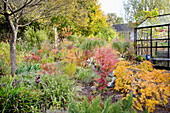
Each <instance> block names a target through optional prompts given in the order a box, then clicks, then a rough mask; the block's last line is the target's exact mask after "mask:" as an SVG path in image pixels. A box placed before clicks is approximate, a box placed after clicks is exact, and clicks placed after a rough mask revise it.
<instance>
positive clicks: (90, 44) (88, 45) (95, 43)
mask: <svg viewBox="0 0 170 113" xmlns="http://www.w3.org/2000/svg"><path fill="white" fill-rule="evenodd" d="M104 44H105V41H104V40H99V39H88V40H86V41H84V42H83V43H82V45H81V46H80V48H81V49H82V50H93V49H95V48H96V47H101V46H103V45H104Z"/></svg>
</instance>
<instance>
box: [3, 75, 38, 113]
mask: <svg viewBox="0 0 170 113" xmlns="http://www.w3.org/2000/svg"><path fill="white" fill-rule="evenodd" d="M38 101H39V98H38V94H37V91H35V90H34V89H32V88H29V87H26V86H24V84H23V81H22V80H21V79H20V80H17V79H14V78H12V77H5V78H2V79H1V82H0V112H32V111H34V110H33V109H32V108H35V106H37V102H38Z"/></svg>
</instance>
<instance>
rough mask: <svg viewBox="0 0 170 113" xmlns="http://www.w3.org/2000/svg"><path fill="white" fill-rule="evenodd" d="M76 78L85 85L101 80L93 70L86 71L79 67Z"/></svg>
mask: <svg viewBox="0 0 170 113" xmlns="http://www.w3.org/2000/svg"><path fill="white" fill-rule="evenodd" d="M75 77H76V78H77V79H78V80H80V81H81V82H83V83H84V84H90V83H92V82H93V81H94V79H95V78H99V77H100V76H99V75H98V74H96V73H95V72H93V71H92V70H91V69H84V68H81V67H79V68H78V71H77V73H76V75H75Z"/></svg>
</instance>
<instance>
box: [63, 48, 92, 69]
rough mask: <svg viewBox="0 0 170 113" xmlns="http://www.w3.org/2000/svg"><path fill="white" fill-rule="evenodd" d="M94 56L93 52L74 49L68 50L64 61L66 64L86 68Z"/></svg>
mask: <svg viewBox="0 0 170 113" xmlns="http://www.w3.org/2000/svg"><path fill="white" fill-rule="evenodd" d="M93 55H94V54H93V52H92V51H89V50H84V51H80V50H79V49H78V48H76V47H73V48H72V49H68V51H67V54H66V56H65V59H64V60H65V61H66V62H72V63H75V64H76V65H77V66H81V67H86V64H87V60H88V58H90V57H92V56H93Z"/></svg>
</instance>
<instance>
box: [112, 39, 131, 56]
mask: <svg viewBox="0 0 170 113" xmlns="http://www.w3.org/2000/svg"><path fill="white" fill-rule="evenodd" d="M130 47H131V44H130V42H128V41H125V42H122V41H114V42H113V43H112V48H114V49H115V50H116V51H118V52H119V53H120V55H122V56H123V57H124V54H125V53H126V52H127V51H128V49H129V48H130Z"/></svg>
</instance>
